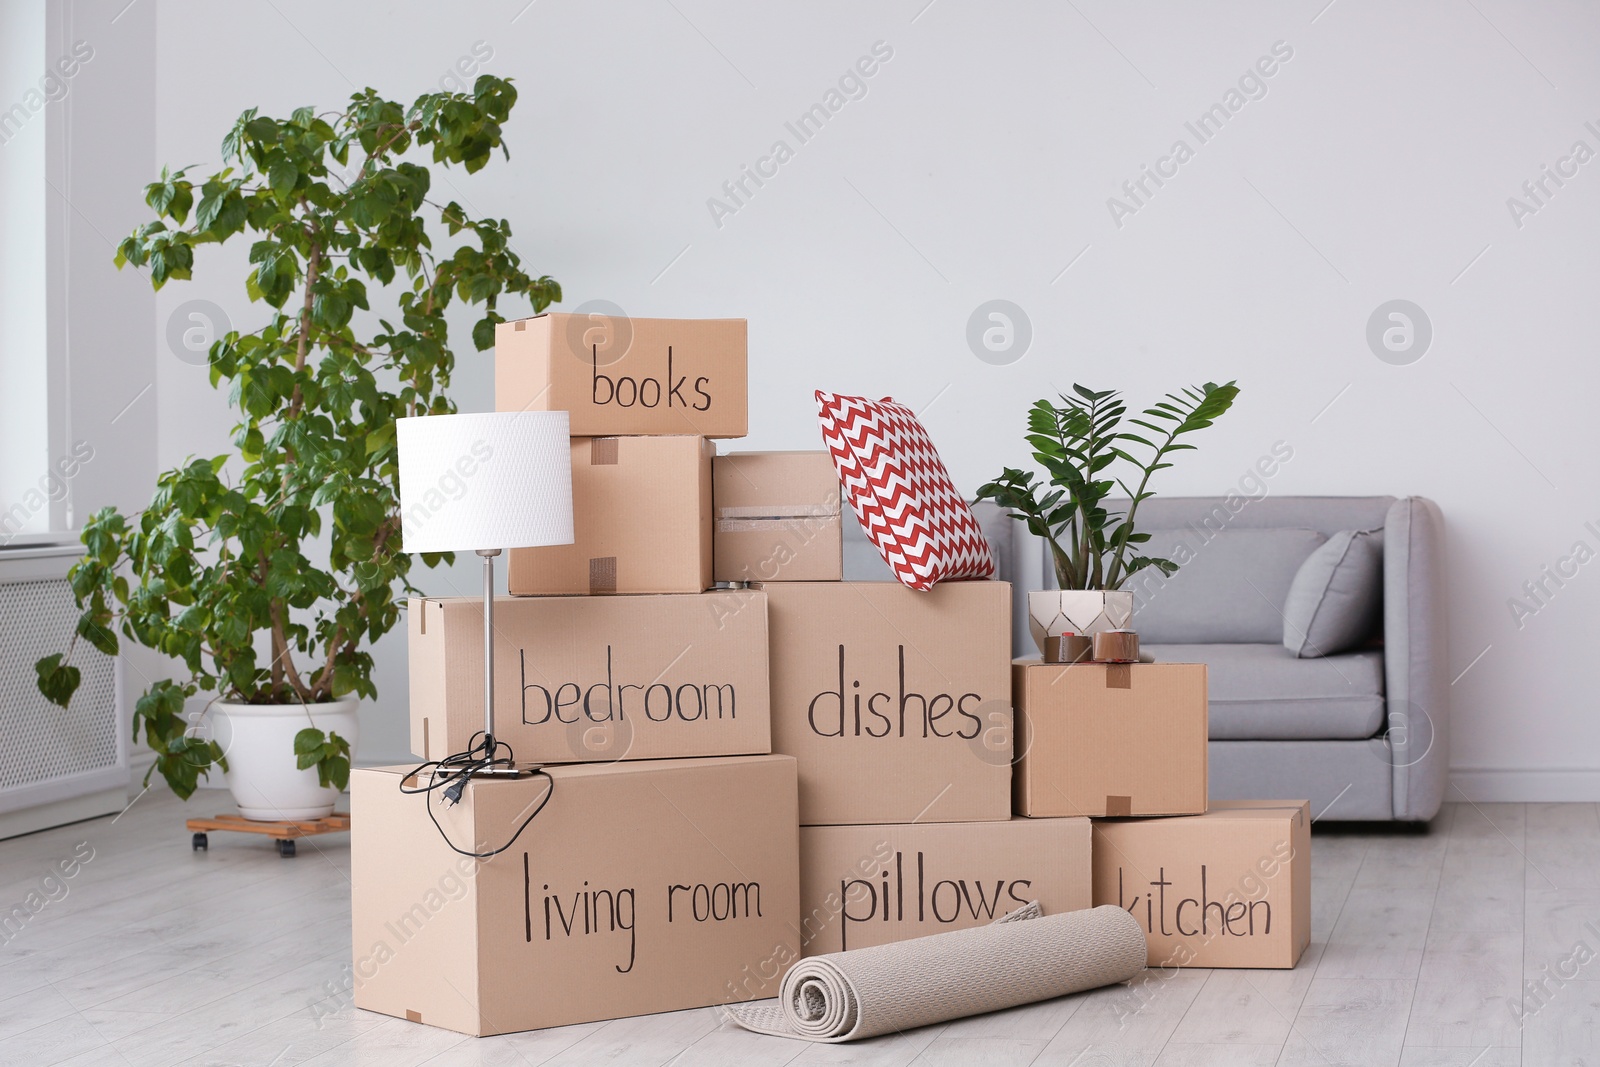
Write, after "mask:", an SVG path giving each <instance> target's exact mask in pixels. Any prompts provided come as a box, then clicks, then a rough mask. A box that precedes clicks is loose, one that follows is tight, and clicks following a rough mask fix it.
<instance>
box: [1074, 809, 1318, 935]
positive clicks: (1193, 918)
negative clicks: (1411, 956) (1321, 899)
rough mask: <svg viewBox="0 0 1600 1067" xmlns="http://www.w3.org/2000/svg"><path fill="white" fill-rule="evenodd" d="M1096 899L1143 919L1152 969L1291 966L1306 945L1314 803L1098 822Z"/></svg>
mask: <svg viewBox="0 0 1600 1067" xmlns="http://www.w3.org/2000/svg"><path fill="white" fill-rule="evenodd" d="M1094 902H1095V904H1096V905H1100V904H1115V905H1117V906H1118V907H1120V908H1125V909H1127V911H1128V913H1129V914H1131V915H1132V916H1133V917H1134V918H1135V919H1138V920H1139V925H1140V926H1142V927H1144V930H1145V938H1146V940H1147V941H1148V942H1149V944H1150V960H1149V963H1150V966H1151V967H1293V966H1294V965H1295V963H1296V962H1298V961H1299V959H1300V953H1302V952H1304V951H1305V948H1306V946H1307V945H1308V944H1310V943H1311V805H1310V803H1308V802H1307V801H1304V800H1227V801H1223V800H1219V801H1217V802H1216V803H1215V804H1213V805H1212V806H1211V810H1210V811H1209V812H1207V813H1206V814H1204V815H1193V816H1189V817H1185V818H1176V819H1107V820H1096V821H1095V824H1094Z"/></svg>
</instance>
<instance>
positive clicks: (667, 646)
mask: <svg viewBox="0 0 1600 1067" xmlns="http://www.w3.org/2000/svg"><path fill="white" fill-rule="evenodd" d="M407 614H408V616H409V617H408V619H407V631H408V640H409V652H410V670H411V748H412V751H413V752H415V753H416V754H417V755H418V756H420V757H422V758H423V759H440V758H442V757H444V756H446V755H448V754H450V753H452V752H461V751H464V750H465V749H466V748H467V746H468V744H469V742H470V739H471V737H472V735H473V733H474V732H476V731H478V730H482V729H483V722H484V709H483V601H482V600H481V599H480V598H477V597H450V598H442V599H436V598H427V599H414V600H412V601H410V603H409V606H408V610H407ZM494 621H495V646H494V662H495V671H494V678H495V690H494V692H495V736H496V738H497V739H498V740H501V741H504V742H506V743H507V744H509V745H510V746H511V748H512V750H513V751H514V752H515V754H516V757H517V759H518V760H521V761H531V762H536V763H571V762H578V761H607V762H609V761H614V760H619V759H658V758H663V757H681V756H725V755H744V754H756V753H767V752H770V751H771V750H772V741H771V716H770V714H769V702H768V684H767V598H766V596H765V595H764V594H762V593H760V592H756V591H754V590H723V591H719V592H712V593H691V594H683V595H664V596H615V597H501V598H498V599H497V600H496V601H495V613H494Z"/></svg>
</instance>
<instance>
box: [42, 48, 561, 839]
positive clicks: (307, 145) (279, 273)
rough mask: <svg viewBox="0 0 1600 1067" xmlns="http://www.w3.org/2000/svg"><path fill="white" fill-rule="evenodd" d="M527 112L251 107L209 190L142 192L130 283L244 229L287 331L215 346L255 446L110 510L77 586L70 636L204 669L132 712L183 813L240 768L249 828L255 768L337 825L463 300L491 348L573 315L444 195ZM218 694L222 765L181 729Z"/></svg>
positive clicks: (426, 104)
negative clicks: (376, 309) (519, 322)
mask: <svg viewBox="0 0 1600 1067" xmlns="http://www.w3.org/2000/svg"><path fill="white" fill-rule="evenodd" d="M516 99H517V94H516V90H515V89H514V88H513V87H512V85H511V83H510V82H509V81H507V80H504V79H500V78H495V77H491V76H487V75H485V76H483V77H480V78H478V80H477V82H476V83H475V84H474V86H473V89H472V91H471V92H470V93H449V92H446V93H429V94H425V95H423V96H420V97H418V98H417V99H416V101H415V102H414V103H413V104H411V105H410V106H409V107H405V106H402V105H401V104H399V103H396V102H394V101H391V100H387V99H384V98H383V97H381V96H379V95H378V94H377V93H376V92H374V91H373V90H371V89H366V90H364V91H362V92H359V93H356V94H354V95H353V96H352V97H351V98H350V102H349V105H348V106H347V107H346V108H345V109H344V110H342V111H336V112H331V113H318V112H315V111H313V110H312V109H311V108H301V109H300V110H297V111H295V112H294V113H293V114H292V115H290V116H289V117H288V118H271V117H268V116H265V115H261V114H259V113H258V112H257V110H256V109H251V110H249V111H246V112H244V113H243V114H242V115H240V116H239V119H238V120H237V121H236V122H235V123H234V125H233V127H232V128H231V129H230V130H229V131H228V133H227V135H226V136H225V137H224V138H223V141H222V157H223V163H224V165H225V167H224V169H222V170H220V171H217V172H216V173H214V174H211V175H210V176H209V177H207V178H205V179H204V180H203V181H199V180H191V179H190V178H189V177H188V175H187V172H186V171H185V170H177V171H173V172H169V171H166V170H163V172H162V175H161V179H160V180H159V181H157V182H155V183H153V184H151V185H150V186H149V187H148V189H147V190H146V196H145V201H146V203H147V204H149V206H150V207H151V208H152V209H153V210H154V212H155V215H156V218H154V219H153V220H152V221H150V222H147V223H145V224H144V225H142V226H140V227H139V228H137V229H136V230H134V232H133V233H132V234H131V235H130V236H129V237H127V238H126V239H124V240H123V241H122V243H121V245H120V246H119V247H118V249H117V254H116V263H117V265H118V266H119V267H121V266H123V265H125V264H133V265H134V266H136V267H143V268H147V269H148V271H149V274H150V280H151V283H152V284H153V285H154V286H155V287H156V288H157V289H159V288H161V287H162V285H164V284H165V283H166V282H168V281H171V280H175V279H187V278H189V277H190V272H191V270H192V268H193V266H194V257H195V250H196V249H197V248H199V247H201V246H203V245H207V244H223V243H226V242H228V241H230V240H234V239H246V237H247V239H248V241H249V245H250V263H251V264H252V269H251V270H250V272H249V275H248V277H246V278H245V279H244V285H245V291H246V293H247V294H248V296H249V298H250V299H251V300H252V301H254V302H257V303H260V304H263V305H265V310H264V314H265V318H266V320H267V321H266V323H265V325H263V326H262V327H261V328H260V329H257V330H255V331H253V332H240V331H231V332H229V333H227V334H226V335H224V336H222V337H221V338H219V339H218V340H217V341H216V342H215V343H214V344H213V345H212V346H211V349H210V375H211V383H212V385H213V387H216V386H219V385H221V384H222V383H224V382H226V383H227V385H228V388H229V399H230V402H231V403H232V405H233V406H234V408H235V409H236V411H237V413H238V416H239V422H238V424H237V425H236V426H235V428H234V435H233V450H232V451H231V452H229V453H226V454H223V455H218V456H212V457H201V458H195V459H191V460H190V461H188V462H187V463H185V464H184V465H182V466H180V467H177V468H175V469H173V470H169V471H167V472H165V473H164V474H162V475H161V476H160V477H159V479H158V481H157V488H156V492H155V495H154V497H153V498H152V499H151V501H150V504H149V506H148V507H147V508H145V510H144V511H142V512H140V513H137V514H134V515H124V514H122V513H121V512H119V511H117V510H116V509H114V508H106V509H103V510H101V511H99V512H97V513H96V514H95V515H94V516H93V517H92V518H91V519H90V520H89V522H88V523H87V524H86V525H85V527H84V530H83V535H82V540H83V544H84V546H85V549H86V552H85V555H84V557H83V559H82V560H81V561H80V562H79V563H78V564H76V565H75V567H74V568H73V570H72V573H71V583H72V589H73V593H74V595H75V597H76V598H77V601H78V605H79V607H80V608H81V609H82V614H81V617H80V618H79V620H78V625H77V632H76V634H75V636H74V637H73V645H76V643H77V641H79V640H83V641H87V642H89V643H90V644H91V645H93V646H94V647H96V648H98V649H100V650H101V651H103V652H105V653H107V654H115V653H116V652H117V651H118V649H119V647H120V642H121V641H123V640H129V641H134V642H136V643H138V644H140V645H143V646H146V647H148V648H151V649H154V650H156V651H159V652H162V653H164V654H166V655H168V656H171V657H174V658H176V659H178V660H180V661H182V664H183V667H184V668H185V671H186V675H185V676H183V677H180V678H168V679H162V680H159V681H156V682H154V683H153V684H152V685H150V686H149V687H148V688H147V689H146V690H145V692H144V693H143V695H142V696H141V697H140V698H139V700H138V703H137V706H136V708H135V712H134V720H133V731H134V738H135V740H137V738H138V735H139V731H140V729H141V728H142V729H143V731H144V737H145V743H146V744H147V745H148V746H149V747H150V749H152V750H153V751H154V753H155V764H154V766H153V767H152V768H151V770H152V772H154V771H159V772H160V773H161V775H162V777H163V778H165V779H166V781H167V783H168V784H169V785H170V786H171V787H172V789H173V791H174V792H175V793H177V794H178V795H179V796H180V797H184V798H187V797H188V796H189V795H190V794H191V793H193V791H194V789H195V788H196V785H197V783H198V780H199V777H200V776H202V775H206V774H207V773H208V772H209V770H210V768H211V767H213V766H218V767H220V768H221V769H222V770H223V771H224V772H226V773H227V774H228V777H229V785H230V787H232V788H233V789H234V792H235V796H236V799H239V800H240V804H241V810H242V811H245V813H246V814H251V813H252V812H251V811H249V810H246V809H247V807H249V806H251V805H247V803H246V798H244V797H242V796H241V795H240V786H239V784H238V783H237V782H235V780H234V779H235V777H236V772H238V770H239V764H240V763H241V761H244V760H247V759H248V760H250V761H252V762H260V761H264V762H265V763H266V764H267V770H266V773H268V774H269V775H270V774H275V773H279V772H281V771H282V770H283V769H284V767H287V768H288V772H289V777H290V778H294V779H297V780H299V781H300V783H301V784H302V786H304V785H305V784H306V782H307V780H309V782H310V787H311V788H312V789H314V790H320V794H319V797H320V799H319V800H318V802H317V804H316V805H315V806H317V807H319V808H321V807H322V800H326V808H327V810H331V806H332V801H333V798H334V797H335V796H336V795H337V790H338V789H342V788H343V786H344V784H345V782H346V779H347V777H348V774H349V766H350V765H349V757H350V741H351V740H352V739H353V738H352V735H351V733H349V732H346V730H353V727H354V721H355V720H354V709H355V705H356V701H357V699H359V698H360V697H369V698H370V697H373V696H375V695H376V690H375V688H374V686H373V682H372V656H371V654H370V652H369V651H368V650H367V648H368V646H369V645H370V644H371V643H372V642H374V641H376V640H377V639H378V638H379V637H381V636H383V635H384V634H385V633H387V632H388V631H389V630H390V629H391V628H392V627H393V626H394V625H395V623H396V622H397V620H398V618H399V610H400V608H399V602H398V599H397V598H398V597H399V596H403V595H404V594H405V593H406V592H409V591H413V586H412V585H411V583H410V581H409V579H408V573H409V570H410V566H411V557H410V556H408V555H406V554H405V552H404V550H403V548H402V546H401V538H400V514H399V508H398V499H399V491H398V467H397V459H396V451H395V420H396V419H397V418H400V417H403V416H412V415H429V414H441V413H448V412H453V411H454V410H455V406H454V404H452V403H451V401H450V400H449V399H448V398H447V397H446V395H445V393H444V390H445V389H446V388H447V387H448V386H449V384H450V376H451V372H452V369H453V367H454V364H455V356H454V353H453V351H452V346H451V339H450V336H449V331H448V327H447V323H446V313H447V312H448V311H449V310H450V308H451V305H452V302H455V301H459V302H460V303H462V304H467V305H477V306H478V310H477V312H476V314H477V315H478V318H477V321H476V325H475V326H474V327H473V329H472V340H473V343H474V344H475V346H476V347H477V348H478V349H479V350H482V349H486V348H489V347H490V346H491V345H492V344H493V342H494V327H495V324H496V323H498V322H501V321H504V320H503V319H502V317H501V316H500V315H499V313H498V311H497V306H498V302H499V300H500V299H501V298H502V297H506V296H512V297H519V298H524V299H526V300H527V301H529V302H531V304H532V306H533V309H534V311H536V312H537V311H542V310H543V309H544V308H545V307H547V306H548V305H549V304H550V303H551V302H552V301H555V300H559V299H560V298H561V289H560V286H559V285H557V283H556V282H554V281H553V280H551V279H550V278H549V277H537V278H535V277H532V276H530V275H529V274H528V273H526V272H525V271H524V270H523V269H522V264H521V260H520V257H519V256H518V255H517V253H516V252H515V251H513V250H512V248H511V244H510V238H511V228H510V226H509V225H508V224H507V223H506V222H505V221H504V220H494V219H480V218H474V217H472V216H470V215H468V213H467V212H466V211H465V210H464V209H463V208H462V207H461V206H460V205H459V204H457V203H456V202H454V201H448V202H444V203H441V202H439V199H436V198H434V197H433V196H432V195H431V194H432V185H433V182H432V178H433V171H432V170H430V168H429V166H428V165H427V159H426V157H429V156H431V162H432V163H433V164H436V165H438V166H439V167H441V168H447V167H464V168H465V169H466V171H467V172H468V173H472V172H476V171H478V170H480V169H481V168H482V167H484V166H485V165H486V164H487V163H488V162H489V160H490V159H491V157H492V155H493V153H494V152H495V150H497V149H499V150H500V151H501V152H503V153H504V152H505V148H504V145H503V142H502V125H503V124H504V123H505V122H506V120H507V118H508V117H509V116H510V114H511V109H512V107H513V105H514V104H515V103H516ZM507 155H509V154H508V153H507ZM416 157H423V158H424V161H423V162H420V163H419V162H417V161H416ZM441 230H442V233H441V232H440V231H441ZM440 238H443V240H440V243H439V244H436V243H435V241H436V240H439V239H440ZM369 286H370V287H371V291H370V293H369ZM374 303H378V304H380V305H381V306H380V310H381V314H376V313H370V312H372V310H373V305H374ZM422 558H423V561H424V563H426V564H427V565H428V566H430V567H431V566H435V565H437V564H438V563H439V562H441V561H447V560H449V559H450V557H449V556H448V555H442V554H441V555H429V556H423V557H422ZM71 651H72V650H71V647H69V648H68V650H67V651H66V652H65V653H62V654H57V655H52V656H48V657H46V658H44V659H42V660H40V661H39V663H38V664H37V671H38V676H39V678H38V681H39V688H40V690H41V691H42V692H43V693H44V694H45V696H46V697H48V698H49V699H50V700H52V701H54V702H55V703H57V704H60V705H62V706H66V704H67V703H68V701H69V700H70V699H71V697H72V694H73V692H74V691H75V690H76V689H77V686H78V681H79V675H78V671H77V669H76V668H75V667H73V666H72V665H71V663H70V657H71ZM202 692H204V693H214V694H216V696H215V698H214V699H213V701H212V703H211V704H209V705H208V712H207V713H208V714H211V713H212V712H214V711H215V710H217V709H226V710H227V711H228V716H229V720H230V721H234V722H235V726H236V728H235V730H234V744H233V746H232V748H231V749H230V750H228V752H227V753H226V754H225V751H224V745H223V744H219V742H218V740H215V739H209V738H206V737H204V736H201V732H200V731H198V730H197V729H196V728H195V727H194V725H193V724H191V723H190V722H189V720H188V719H187V718H186V716H185V714H184V701H185V699H186V698H188V697H191V696H194V695H196V694H197V693H202ZM252 712H254V713H257V714H256V718H255V719H250V718H249V716H248V713H252ZM274 715H275V716H276V717H277V718H278V719H280V720H283V722H282V723H281V724H280V726H282V725H285V724H286V726H287V728H288V734H287V735H286V737H285V739H284V740H283V742H282V743H281V745H280V744H276V743H274V746H273V747H274V750H273V751H262V745H263V742H261V741H260V740H258V739H259V738H263V737H268V736H278V734H275V733H273V732H272V731H271V730H267V732H266V733H263V732H262V730H263V729H265V727H262V728H261V729H258V728H257V727H256V726H255V725H246V723H247V722H248V723H254V722H256V721H257V720H259V719H261V717H262V716H268V717H270V716H274ZM263 721H264V720H263ZM329 723H344V724H347V727H346V730H335V729H332V728H328V729H324V728H323V726H325V725H327V724H329ZM281 732H282V731H281V729H280V730H279V733H281ZM219 733H220V728H219ZM253 739H256V740H253ZM279 748H281V751H278V750H276V749H279ZM227 755H231V756H232V760H231V763H230V761H229V760H228V759H227V758H226V756H227ZM280 777H281V774H280ZM148 780H149V775H148V774H147V775H146V781H147V782H148ZM251 804H252V805H253V806H255V807H263V806H264V807H269V808H273V809H274V810H276V811H278V812H280V813H283V814H281V815H279V816H278V817H310V816H306V815H291V814H287V812H288V811H289V810H290V809H296V808H297V807H298V804H297V802H293V801H290V802H277V801H273V802H270V803H269V802H259V803H258V802H256V801H252V802H251ZM257 817H265V816H260V815H258V816H257Z"/></svg>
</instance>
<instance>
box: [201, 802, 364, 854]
mask: <svg viewBox="0 0 1600 1067" xmlns="http://www.w3.org/2000/svg"><path fill="white" fill-rule="evenodd" d="M184 825H185V826H187V827H188V828H189V831H190V832H191V833H193V834H194V838H193V846H194V851H196V852H208V851H210V848H211V844H210V841H209V840H208V839H207V838H206V832H207V831H208V830H231V831H234V832H236V833H243V834H266V835H267V836H268V837H270V838H272V839H273V840H275V841H277V842H278V855H280V856H282V857H284V858H285V859H288V858H289V857H290V856H293V855H294V841H295V838H297V837H312V836H314V835H316V834H336V833H338V832H339V831H341V830H348V829H350V813H349V812H347V811H336V812H334V813H333V814H332V815H329V816H327V817H326V818H322V819H284V820H282V821H281V822H262V821H260V820H257V819H246V818H245V817H244V816H243V815H218V816H216V817H214V818H210V819H190V820H189V821H188V822H187V823H185V824H184Z"/></svg>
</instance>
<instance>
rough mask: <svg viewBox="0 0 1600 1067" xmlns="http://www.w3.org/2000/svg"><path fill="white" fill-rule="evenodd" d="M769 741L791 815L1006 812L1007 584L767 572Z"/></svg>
mask: <svg viewBox="0 0 1600 1067" xmlns="http://www.w3.org/2000/svg"><path fill="white" fill-rule="evenodd" d="M760 588H761V589H762V590H763V591H764V592H765V593H766V594H767V609H768V618H769V626H770V628H771V643H772V653H771V675H772V742H773V751H774V752H782V753H785V754H787V755H791V756H794V757H795V758H796V759H797V760H799V762H800V821H801V823H802V824H804V825H817V824H825V825H831V824H853V823H908V822H976V821H996V820H1004V819H1007V818H1009V817H1010V815H1011V803H1010V789H1011V700H1010V695H1011V694H1010V663H1011V659H1010V655H1011V649H1010V643H1011V622H1010V619H1011V586H1010V585H1009V584H1007V583H1005V582H991V581H967V582H943V583H940V584H939V585H937V586H935V587H934V588H933V589H932V590H930V591H928V592H917V591H916V590H913V589H908V588H906V587H905V586H903V585H901V584H899V583H898V582H768V583H764V584H763V585H761V587H760Z"/></svg>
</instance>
